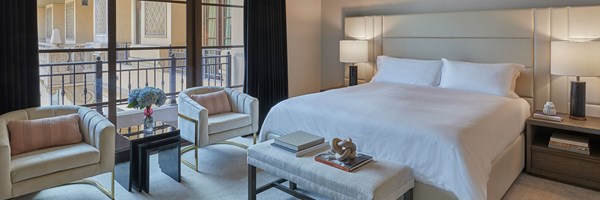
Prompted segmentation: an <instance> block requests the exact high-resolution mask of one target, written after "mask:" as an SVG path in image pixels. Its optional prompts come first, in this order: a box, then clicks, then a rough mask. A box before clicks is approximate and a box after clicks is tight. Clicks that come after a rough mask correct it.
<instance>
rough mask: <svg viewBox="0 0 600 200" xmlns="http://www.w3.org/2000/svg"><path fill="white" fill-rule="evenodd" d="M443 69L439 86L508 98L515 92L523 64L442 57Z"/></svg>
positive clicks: (514, 96)
mask: <svg viewBox="0 0 600 200" xmlns="http://www.w3.org/2000/svg"><path fill="white" fill-rule="evenodd" d="M442 62H443V63H444V69H443V70H442V79H441V81H440V87H443V88H453V89H459V90H466V91H472V92H480V93H486V94H492V95H497V96H505V97H510V98H519V95H517V94H516V93H515V87H516V85H517V83H516V82H517V78H518V77H519V75H520V73H521V70H522V69H523V68H525V66H524V65H521V64H514V63H495V64H484V63H470V62H460V61H450V60H447V59H445V58H443V59H442Z"/></svg>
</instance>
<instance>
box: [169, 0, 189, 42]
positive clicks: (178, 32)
mask: <svg viewBox="0 0 600 200" xmlns="http://www.w3.org/2000/svg"><path fill="white" fill-rule="evenodd" d="M185 13H186V6H185V4H178V3H173V4H171V28H172V29H173V31H171V44H172V45H173V46H185V45H186V43H185V41H186V36H185V33H186V31H185V30H186V19H185V18H186V14H185Z"/></svg>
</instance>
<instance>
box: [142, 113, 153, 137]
mask: <svg viewBox="0 0 600 200" xmlns="http://www.w3.org/2000/svg"><path fill="white" fill-rule="evenodd" d="M153 113H154V111H153V110H152V107H150V106H148V107H146V109H144V116H146V117H144V132H147V133H150V132H152V131H154V118H153V117H152V114H153Z"/></svg>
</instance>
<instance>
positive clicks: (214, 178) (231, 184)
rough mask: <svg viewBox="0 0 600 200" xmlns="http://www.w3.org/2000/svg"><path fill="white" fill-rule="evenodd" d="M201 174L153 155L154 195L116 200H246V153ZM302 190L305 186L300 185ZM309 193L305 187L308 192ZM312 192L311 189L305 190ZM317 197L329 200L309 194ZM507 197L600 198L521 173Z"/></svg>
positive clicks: (58, 194)
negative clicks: (170, 167)
mask: <svg viewBox="0 0 600 200" xmlns="http://www.w3.org/2000/svg"><path fill="white" fill-rule="evenodd" d="M234 141H236V142H240V143H245V144H250V143H251V142H252V141H251V139H249V138H236V139H234ZM183 158H184V159H187V160H190V161H192V160H193V153H191V152H188V153H186V154H185V155H184V156H183ZM199 158H200V165H199V170H200V173H197V172H195V171H193V170H192V169H190V168H188V167H186V166H185V165H182V166H181V175H182V177H181V183H178V182H177V181H175V180H173V179H171V178H170V177H169V176H167V175H165V174H163V173H162V172H160V169H159V167H158V161H157V156H156V155H154V156H152V157H151V161H150V163H151V168H150V170H151V171H150V193H148V194H147V193H138V192H137V191H132V192H128V191H127V190H126V189H125V188H123V187H122V186H121V185H120V184H118V183H116V182H115V195H116V199H118V200H135V199H177V200H184V199H219V200H228V199H247V198H248V197H247V165H246V151H245V150H243V149H240V148H238V147H235V146H231V145H212V146H208V147H205V148H201V149H200V151H199ZM92 179H94V180H97V181H99V182H101V183H102V184H104V185H106V186H109V187H110V185H109V183H110V174H102V175H99V176H95V177H92ZM275 179H276V177H273V176H271V175H270V174H268V173H265V172H262V171H260V170H259V171H258V172H257V185H262V184H265V183H267V182H270V181H273V180H275ZM299 189H300V190H302V186H299ZM304 192H307V191H304ZM307 193H309V192H307ZM309 194H310V196H312V197H314V198H316V199H326V198H324V197H322V196H319V195H316V194H311V193H309ZM29 199H61V200H106V199H108V198H107V197H106V196H105V195H104V194H103V193H102V192H100V191H99V190H97V189H96V188H95V187H93V186H89V185H83V184H75V185H65V186H60V187H55V188H51V189H47V190H43V191H40V192H36V193H32V194H29V195H25V196H21V197H18V198H16V200H29ZM258 199H269V200H292V199H295V198H293V197H290V196H288V195H287V194H286V193H284V192H281V191H279V190H277V189H270V190H267V191H265V192H263V193H261V194H259V195H258ZM503 199H506V200H513V199H515V200H516V199H528V200H538V199H539V200H555V199H556V200H559V199H561V200H562V199H598V200H600V192H596V191H592V190H588V189H584V188H579V187H575V186H571V185H567V184H562V183H558V182H554V181H550V180H546V179H541V178H537V177H534V176H530V175H527V174H521V175H520V176H519V177H518V179H517V180H516V181H515V183H514V184H513V186H512V187H511V188H510V190H509V191H508V192H507V193H506V195H505V196H504V198H503Z"/></svg>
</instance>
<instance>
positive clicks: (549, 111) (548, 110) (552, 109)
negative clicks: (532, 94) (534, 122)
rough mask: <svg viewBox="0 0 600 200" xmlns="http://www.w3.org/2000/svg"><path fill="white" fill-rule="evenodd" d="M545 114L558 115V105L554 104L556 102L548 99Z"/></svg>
mask: <svg viewBox="0 0 600 200" xmlns="http://www.w3.org/2000/svg"><path fill="white" fill-rule="evenodd" d="M543 111H544V114H546V115H552V116H554V115H556V107H555V106H554V103H552V102H550V101H548V102H546V104H544V110H543Z"/></svg>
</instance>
